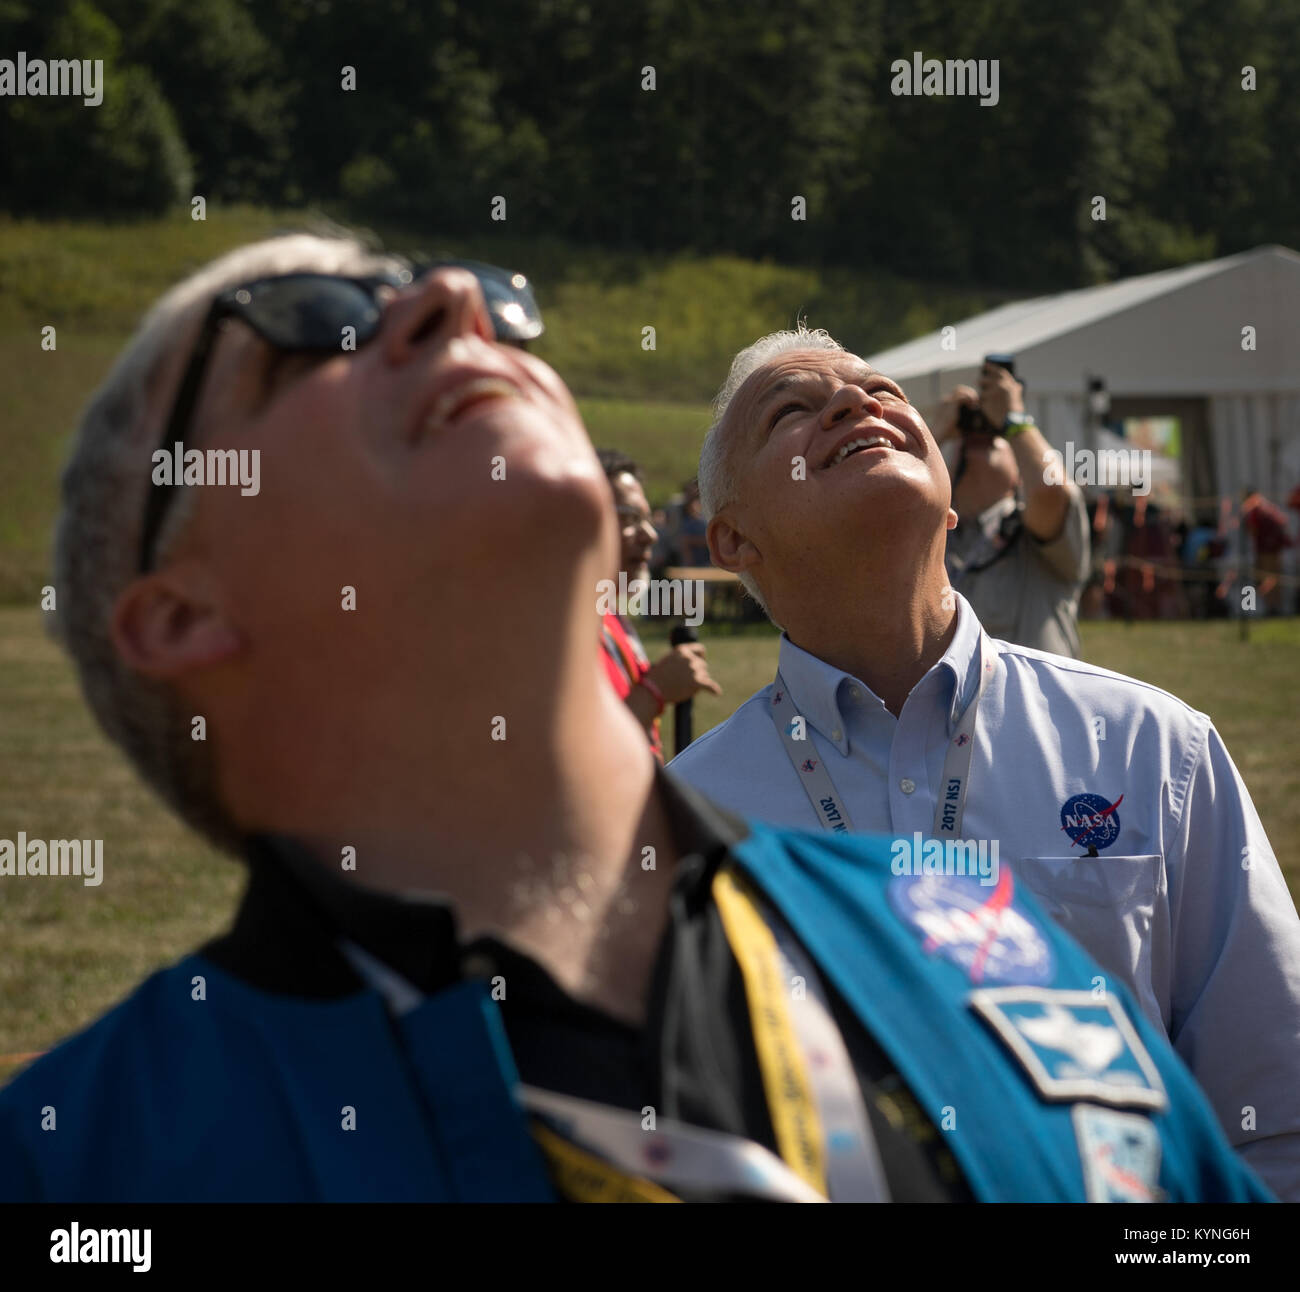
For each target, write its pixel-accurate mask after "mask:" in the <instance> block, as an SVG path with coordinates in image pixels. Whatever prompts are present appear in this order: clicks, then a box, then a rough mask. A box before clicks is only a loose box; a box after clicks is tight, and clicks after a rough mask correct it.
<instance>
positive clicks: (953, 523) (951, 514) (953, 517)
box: [948, 507, 957, 529]
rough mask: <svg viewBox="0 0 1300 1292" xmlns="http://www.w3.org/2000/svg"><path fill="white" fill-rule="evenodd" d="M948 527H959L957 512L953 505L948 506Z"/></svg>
mask: <svg viewBox="0 0 1300 1292" xmlns="http://www.w3.org/2000/svg"><path fill="white" fill-rule="evenodd" d="M948 528H949V529H956V528H957V513H956V512H955V511H953V509H952V508H951V507H949V508H948Z"/></svg>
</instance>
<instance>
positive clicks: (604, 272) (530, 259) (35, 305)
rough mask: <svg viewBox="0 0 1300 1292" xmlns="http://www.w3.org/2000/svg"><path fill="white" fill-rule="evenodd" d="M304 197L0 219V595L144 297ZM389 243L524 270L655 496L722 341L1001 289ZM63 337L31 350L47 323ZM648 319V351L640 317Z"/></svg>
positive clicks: (285, 216)
mask: <svg viewBox="0 0 1300 1292" xmlns="http://www.w3.org/2000/svg"><path fill="white" fill-rule="evenodd" d="M320 222H321V220H320V217H319V216H316V215H313V214H312V213H308V212H275V211H264V210H257V209H252V208H242V207H236V208H232V209H229V210H222V209H219V208H210V209H209V212H208V219H207V220H206V221H193V220H191V219H189V217H188V214H187V213H185V212H182V213H180V214H178V215H176V216H175V217H172V218H170V219H165V220H149V221H142V222H138V223H131V224H122V225H112V226H109V225H98V224H89V223H70V222H53V223H45V224H42V223H35V222H32V221H14V220H10V219H7V218H5V217H3V216H0V372H2V373H3V374H4V376H3V379H0V457H2V458H3V464H4V469H3V471H0V603H3V602H6V601H7V602H27V603H28V604H30V603H31V601H32V600H33V599H34V598H35V596H36V594H37V591H38V589H39V588H40V586H41V585H42V584H43V583H44V582H45V579H46V573H45V570H46V553H47V549H48V543H49V533H50V526H51V523H52V520H53V514H54V500H55V496H56V489H57V480H58V470H59V464H60V463H61V461H62V459H63V456H64V453H65V451H66V447H67V442H68V435H69V432H70V430H71V428H72V427H73V426H74V425H75V423H76V418H77V414H78V410H79V409H80V408H81V406H82V404H83V403H84V401H85V399H86V397H87V396H88V395H89V393H90V392H91V391H92V390H93V389H94V387H95V385H96V384H97V383H98V382H99V380H100V379H101V378H102V377H103V375H104V374H105V372H106V371H107V370H108V367H109V364H110V363H111V361H112V358H113V356H114V355H115V354H116V352H117V351H118V349H119V348H120V347H121V345H122V343H123V342H124V341H125V340H126V338H127V337H128V336H129V335H130V333H131V331H132V329H133V328H134V327H135V325H136V323H137V322H138V320H139V318H140V316H141V314H142V313H143V311H144V310H145V308H146V307H147V306H148V305H149V303H150V302H151V301H153V300H154V299H155V298H156V297H157V296H158V295H159V294H160V293H161V292H162V291H163V290H164V289H165V288H166V287H168V286H169V285H170V284H171V283H173V282H175V281H176V280H177V279H178V278H180V277H182V276H183V275H184V274H185V273H186V272H188V271H189V270H192V269H194V268H197V267H198V266H199V265H201V264H203V263H204V262H205V261H207V260H209V259H211V258H212V257H213V256H215V255H218V254H220V253H221V252H222V251H225V250H228V249H229V248H231V247H235V246H238V245H239V244H240V243H243V242H247V241H249V240H251V239H253V238H258V237H264V236H266V235H268V234H270V233H272V232H274V231H276V230H277V229H285V228H300V227H303V226H305V225H311V224H313V223H320ZM377 236H380V237H382V241H383V242H384V244H385V245H386V246H389V247H392V248H394V249H398V250H409V251H412V252H423V253H431V254H447V255H468V256H474V257H476V258H479V259H484V260H489V261H494V262H496V263H499V264H504V265H507V266H509V267H511V268H517V269H520V270H522V271H523V272H525V273H527V274H528V275H529V276H530V277H531V278H532V279H533V282H534V285H535V288H536V292H537V296H538V300H539V302H540V304H541V306H542V309H543V312H544V314H545V316H546V321H547V328H548V330H547V334H546V336H544V337H543V338H542V340H541V341H540V342H539V343H538V345H537V352H538V353H539V354H540V355H541V356H542V357H543V358H545V359H546V360H547V361H548V362H549V363H551V364H552V365H554V367H555V368H556V369H557V371H559V372H560V373H561V375H562V376H564V378H565V379H566V380H567V381H568V383H569V385H570V387H571V388H572V389H573V391H574V392H575V394H576V395H578V396H579V401H580V404H581V407H582V411H583V415H584V417H586V418H587V423H588V427H589V428H590V430H591V434H592V438H593V439H594V440H595V441H596V443H597V444H601V445H610V446H616V447H620V448H623V449H624V450H625V451H627V452H630V453H632V454H633V456H635V457H637V458H638V459H639V460H641V461H642V462H643V463H644V464H645V465H646V468H647V472H648V478H649V479H648V483H649V492H650V496H651V501H652V502H662V501H664V500H666V499H667V497H668V496H669V495H670V494H671V493H672V492H673V491H674V490H675V489H676V487H677V486H678V485H679V484H680V483H681V481H683V480H684V479H686V478H688V477H689V476H691V475H693V474H694V473H695V464H696V457H697V454H698V451H699V443H700V439H701V437H702V435H703V432H704V430H705V428H706V427H707V425H708V412H707V402H708V400H709V399H710V398H711V397H712V395H713V392H714V391H715V390H716V388H717V386H718V385H719V383H720V382H721V380H722V378H723V377H724V376H725V375H726V371H727V367H728V365H729V363H730V360H731V357H732V355H733V354H734V353H735V352H736V351H737V350H738V349H740V348H741V347H742V346H744V345H746V344H748V342H750V341H752V340H754V339H755V338H756V337H758V336H760V335H762V334H764V333H766V332H770V331H772V330H774V329H776V328H780V327H787V326H789V325H790V324H791V323H792V322H793V321H794V320H795V319H796V318H797V317H801V316H802V317H806V318H807V319H808V321H809V323H810V324H811V325H815V326H825V327H827V328H829V329H830V330H831V331H832V332H833V333H834V334H835V335H837V336H839V337H840V338H841V339H842V340H843V341H844V342H845V344H847V345H850V346H852V347H853V348H855V349H858V350H860V351H863V352H867V351H871V350H875V349H878V348H880V347H882V346H885V345H889V344H893V343H895V342H897V341H900V340H903V339H905V338H906V337H909V336H912V335H915V334H916V333H918V332H920V331H923V330H926V329H929V328H933V327H935V326H938V325H939V324H940V323H943V322H947V321H951V320H956V319H958V318H961V317H963V316H964V315H966V314H969V313H972V312H974V311H975V310H978V309H982V308H984V307H986V306H987V305H989V304H991V303H992V302H993V301H994V300H996V299H997V294H996V293H976V292H969V291H967V292H951V291H945V290H942V289H932V288H930V287H927V286H925V285H923V284H917V283H911V282H905V281H902V280H899V279H896V278H894V277H892V276H891V275H889V274H887V273H883V272H882V273H879V274H868V273H862V272H860V271H854V272H849V271H831V270H825V269H808V268H796V267H789V266H780V265H773V264H758V263H754V262H749V261H742V260H736V259H732V258H727V257H714V258H710V259H698V258H694V257H685V256H679V257H653V258H652V257H648V256H642V255H635V254H630V253H629V254H623V253H617V252H609V251H602V250H598V249H590V248H574V247H570V246H565V245H562V244H557V243H554V242H543V241H528V242H525V241H521V240H519V239H517V238H514V237H513V236H512V235H510V234H508V233H502V234H500V235H494V236H492V237H490V238H488V237H484V238H479V239H472V240H460V241H457V242H451V243H447V242H439V241H436V240H432V239H430V238H429V236H428V234H427V233H421V234H413V233H411V232H410V231H409V230H401V229H384V230H382V231H380V232H379V233H378V234H377ZM46 326H52V327H54V328H55V329H56V344H57V348H56V349H55V350H53V351H50V350H43V349H42V348H41V338H42V331H41V329H42V328H44V327H46ZM647 327H651V328H654V329H655V331H654V348H653V349H647V348H645V334H643V329H644V328H647Z"/></svg>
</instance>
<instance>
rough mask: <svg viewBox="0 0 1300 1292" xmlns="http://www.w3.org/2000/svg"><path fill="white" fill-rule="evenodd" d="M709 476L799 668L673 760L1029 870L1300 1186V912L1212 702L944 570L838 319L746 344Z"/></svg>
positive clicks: (765, 806) (749, 803) (760, 806)
mask: <svg viewBox="0 0 1300 1292" xmlns="http://www.w3.org/2000/svg"><path fill="white" fill-rule="evenodd" d="M700 483H701V488H702V493H703V496H704V500H705V507H706V509H707V511H708V512H709V515H710V521H709V544H710V548H711V550H712V552H713V559H714V562H715V564H717V565H719V566H721V567H722V568H723V569H728V570H734V571H735V572H736V573H737V574H738V575H739V576H740V577H741V579H742V580H744V581H746V583H747V585H748V586H749V587H750V588H751V589H752V590H753V591H754V593H755V594H756V596H757V597H758V598H759V599H760V600H761V602H762V604H763V605H764V606H765V608H766V609H767V611H768V614H769V615H770V616H771V617H772V619H773V621H774V622H775V623H778V624H780V625H781V626H782V627H783V628H784V629H785V633H784V635H783V637H782V639H781V653H780V665H779V669H778V672H777V676H776V680H775V681H774V682H773V683H772V684H771V685H770V686H768V687H765V688H764V689H763V690H761V691H759V692H758V693H757V694H756V695H754V696H753V697H752V698H751V699H750V700H749V701H748V702H747V703H745V704H743V705H742V706H741V707H740V708H739V709H738V710H737V711H736V712H735V713H734V714H733V715H732V716H731V718H729V719H728V720H727V721H726V722H725V723H723V724H722V725H721V726H719V727H716V728H714V730H713V731H711V732H709V733H707V734H706V735H704V736H702V737H701V738H700V739H699V740H697V741H696V742H695V743H694V744H693V745H691V746H690V748H689V749H687V750H686V751H685V753H684V754H682V755H681V756H679V757H678V758H677V759H675V760H674V761H673V763H672V764H671V768H670V770H671V771H672V772H674V773H676V774H678V775H680V776H681V777H682V778H683V779H684V780H686V781H687V782H688V783H689V784H691V785H693V786H694V787H695V788H696V789H698V790H700V791H701V792H702V793H705V794H707V795H708V796H709V797H711V798H713V799H714V800H715V801H716V802H718V803H720V804H722V806H724V807H727V808H730V809H731V810H732V811H734V812H739V813H742V814H746V815H753V816H755V817H757V818H759V819H761V820H765V821H769V822H772V823H774V824H777V825H781V826H798V827H811V828H816V827H818V826H822V827H823V828H825V829H828V830H832V831H843V830H863V831H873V832H882V833H888V834H890V835H894V836H897V837H898V838H899V840H900V842H902V843H907V841H909V840H910V841H913V843H914V846H913V848H912V849H911V850H910V851H911V855H912V856H913V857H914V856H915V854H916V852H919V851H922V844H923V837H924V836H933V838H934V839H935V840H937V841H942V842H943V845H944V849H945V850H949V851H950V852H952V853H957V850H959V849H960V850H962V851H961V853H960V854H959V855H957V856H956V857H955V858H954V859H955V860H956V861H958V862H961V861H962V860H963V858H965V859H966V860H969V852H968V851H966V849H967V848H969V847H975V848H977V849H978V850H979V855H980V857H981V858H985V859H987V860H988V861H989V862H990V863H992V862H993V860H994V859H995V858H998V859H1000V861H1001V863H1002V864H1003V866H1004V867H1006V866H1008V865H1009V866H1010V869H1011V870H1012V871H1013V872H1014V874H1015V876H1016V879H1017V880H1018V881H1021V882H1022V883H1023V884H1024V886H1026V887H1028V888H1030V889H1032V890H1033V891H1034V892H1035V893H1036V894H1037V895H1038V896H1039V897H1040V898H1042V900H1043V901H1044V902H1045V903H1046V904H1047V906H1048V908H1049V910H1050V912H1051V913H1052V914H1053V915H1054V916H1055V917H1056V918H1057V919H1058V920H1059V921H1060V922H1061V923H1062V924H1063V925H1064V926H1065V927H1066V928H1067V929H1068V930H1069V931H1070V932H1071V933H1072V934H1073V935H1074V936H1075V937H1077V938H1078V939H1079V941H1080V942H1081V943H1082V944H1083V945H1084V947H1086V948H1087V949H1088V950H1089V951H1090V952H1091V953H1092V954H1093V955H1095V956H1096V958H1097V959H1098V960H1099V961H1100V962H1101V965H1102V967H1103V968H1105V969H1106V970H1108V971H1109V974H1110V975H1114V976H1116V977H1118V978H1119V979H1120V980H1121V981H1123V982H1125V983H1126V984H1127V985H1128V986H1129V987H1130V988H1131V989H1132V990H1133V991H1134V992H1135V993H1136V995H1137V998H1138V1000H1139V1002H1140V1003H1141V1005H1142V1007H1143V1008H1144V1010H1145V1011H1146V1014H1147V1017H1148V1018H1149V1019H1150V1020H1151V1021H1152V1022H1153V1023H1155V1024H1157V1025H1159V1026H1162V1027H1163V1028H1164V1029H1165V1030H1166V1031H1167V1033H1168V1035H1169V1036H1170V1037H1171V1038H1172V1040H1173V1042H1174V1045H1175V1048H1176V1049H1177V1050H1178V1051H1179V1053H1180V1054H1182V1056H1183V1057H1184V1059H1186V1061H1187V1063H1188V1065H1189V1066H1190V1067H1191V1069H1192V1071H1193V1073H1194V1074H1195V1075H1196V1077H1197V1078H1198V1080H1199V1081H1200V1082H1201V1084H1202V1085H1203V1086H1204V1088H1205V1089H1206V1091H1207V1092H1208V1093H1209V1095H1210V1099H1211V1101H1212V1103H1213V1104H1214V1106H1215V1109H1216V1111H1217V1112H1218V1114H1219V1117H1220V1120H1221V1122H1222V1124H1223V1126H1224V1128H1225V1130H1226V1131H1227V1133H1228V1136H1229V1138H1230V1139H1231V1140H1232V1142H1233V1143H1234V1144H1236V1145H1237V1146H1238V1147H1239V1148H1240V1149H1241V1150H1242V1151H1243V1153H1245V1154H1246V1156H1247V1159H1248V1160H1249V1161H1251V1162H1252V1163H1254V1164H1256V1165H1257V1167H1258V1169H1259V1170H1260V1172H1261V1173H1262V1174H1264V1175H1265V1178H1266V1179H1268V1180H1269V1181H1270V1182H1271V1183H1273V1185H1274V1187H1275V1188H1276V1189H1277V1190H1278V1192H1279V1193H1284V1194H1286V1195H1287V1196H1293V1197H1298V1198H1300V1085H1297V1082H1296V1080H1295V1074H1296V1072H1297V1070H1300V920H1297V918H1296V912H1295V907H1294V906H1293V905H1292V903H1291V899H1290V895H1289V893H1288V892H1287V888H1286V884H1285V882H1284V881H1283V879H1282V875H1281V872H1280V871H1279V869H1278V865H1277V861H1276V860H1275V858H1274V856H1273V853H1272V850H1271V849H1270V847H1269V843H1268V839H1267V838H1266V837H1265V834H1264V830H1263V827H1262V826H1261V824H1260V821H1259V817H1258V816H1257V814H1256V812H1255V808H1254V805H1253V804H1252V803H1251V801H1250V795H1249V794H1248V793H1247V791H1246V787H1245V785H1244V784H1243V783H1242V780H1241V777H1240V776H1239V775H1238V773H1237V769H1236V767H1235V766H1234V765H1233V763H1232V759H1231V758H1230V757H1229V756H1228V752H1227V750H1226V749H1225V748H1224V746H1223V742H1222V741H1221V740H1220V738H1219V735H1218V733H1217V732H1216V731H1215V730H1214V727H1213V726H1212V725H1211V723H1210V720H1209V719H1208V718H1207V717H1206V716H1205V715H1204V714H1201V713H1195V712H1193V711H1192V710H1191V709H1189V708H1188V707H1187V706H1186V705H1184V704H1182V703H1181V702H1179V701H1178V700H1176V699H1174V697H1173V696H1170V695H1166V694H1165V693H1164V692H1162V691H1158V690H1156V689H1155V688H1154V687H1152V686H1148V685H1146V684H1145V683H1142V682H1137V681H1134V680H1132V679H1130V678H1125V677H1120V676H1119V675H1118V674H1115V673H1108V672H1106V671H1104V670H1102V669H1098V668H1093V667H1091V666H1089V665H1087V664H1082V663H1079V662H1077V661H1075V660H1070V659H1064V658H1062V657H1061V656H1060V655H1055V654H1048V653H1046V652H1044V651H1037V650H1032V649H1030V648H1028V647H1023V646H1013V645H1011V644H1010V643H1007V642H1003V641H997V640H994V639H993V638H991V637H990V636H989V635H988V634H987V633H986V632H985V631H984V629H983V627H982V626H981V624H980V621H979V619H978V617H977V616H976V615H975V613H974V612H973V610H972V608H971V606H970V604H969V603H968V602H967V601H965V599H964V598H963V597H962V596H961V595H960V594H954V592H953V590H952V588H951V587H950V586H949V584H948V579H947V574H946V572H945V569H944V545H945V544H944V540H945V538H946V536H947V532H948V530H950V529H951V528H952V526H953V525H954V523H955V522H956V516H955V514H954V512H953V510H952V508H951V506H950V499H951V489H950V484H949V479H948V472H947V470H946V469H945V467H944V464H943V460H942V458H941V457H940V453H939V449H938V446H937V445H936V443H935V440H934V437H933V436H932V435H931V434H930V430H929V428H928V427H927V426H926V424H925V422H924V420H923V419H922V418H921V416H920V415H919V414H918V413H917V411H916V409H915V408H914V407H913V406H912V404H911V403H909V401H908V399H907V397H906V395H905V394H904V392H903V391H902V390H901V389H900V388H899V386H898V385H897V384H896V383H895V382H893V381H891V380H890V379H889V378H888V377H887V376H885V375H884V374H883V373H879V372H876V371H874V370H873V369H872V368H870V367H869V366H868V365H867V364H866V363H865V362H864V361H863V360H861V359H859V358H858V357H857V356H856V355H852V354H849V353H848V352H846V351H845V350H843V349H842V348H841V347H840V346H839V345H837V344H836V343H835V342H834V341H833V340H832V339H831V338H830V337H829V336H828V335H827V334H826V333H825V332H806V331H801V332H779V333H775V334H773V335H772V336H769V337H765V338H763V339H762V340H761V341H758V342H756V343H755V344H754V345H753V346H751V347H749V349H747V350H743V351H742V352H741V353H740V354H739V355H738V356H737V357H736V360H735V362H734V363H733V365H732V369H731V373H730V376H729V377H728V380H727V382H726V383H725V384H724V386H723V388H722V392H721V394H720V395H719V398H718V401H717V403H716V405H715V422H714V426H713V428H712V430H710V432H709V435H708V438H707V440H706V441H705V445H704V449H703V452H702V453H701V457H700ZM927 848H928V846H927ZM907 851H908V850H906V849H905V854H906V852H907ZM929 856H930V854H929V852H928V850H927V858H928V857H929ZM900 860H903V861H906V860H907V857H906V855H904V856H903V857H902V858H900ZM927 864H929V861H928V860H927ZM936 936H939V935H936ZM1112 980H1113V979H1110V978H1108V979H1106V981H1107V982H1110V981H1112Z"/></svg>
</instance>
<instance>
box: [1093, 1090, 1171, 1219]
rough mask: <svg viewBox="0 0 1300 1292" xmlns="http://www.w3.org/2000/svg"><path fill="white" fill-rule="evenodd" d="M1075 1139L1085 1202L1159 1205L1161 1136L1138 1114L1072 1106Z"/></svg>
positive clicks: (1094, 1106)
mask: <svg viewBox="0 0 1300 1292" xmlns="http://www.w3.org/2000/svg"><path fill="white" fill-rule="evenodd" d="M1072 1117H1073V1121H1074V1134H1075V1138H1076V1139H1077V1140H1078V1142H1079V1161H1080V1162H1081V1163H1082V1164H1083V1187H1084V1194H1085V1196H1086V1197H1087V1200H1088V1201H1089V1202H1161V1201H1162V1200H1163V1198H1164V1194H1163V1191H1162V1190H1161V1189H1160V1186H1159V1180H1160V1132H1159V1131H1158V1130H1156V1128H1155V1126H1154V1125H1153V1124H1152V1121H1151V1119H1150V1118H1149V1117H1144V1116H1142V1115H1141V1114H1140V1113H1117V1112H1115V1110H1114V1109H1112V1108H1098V1107H1097V1106H1096V1105H1095V1104H1076V1105H1075V1109H1074V1113H1073V1114H1072Z"/></svg>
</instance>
